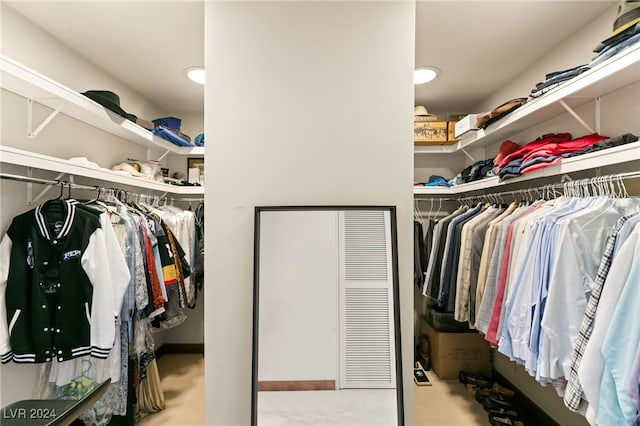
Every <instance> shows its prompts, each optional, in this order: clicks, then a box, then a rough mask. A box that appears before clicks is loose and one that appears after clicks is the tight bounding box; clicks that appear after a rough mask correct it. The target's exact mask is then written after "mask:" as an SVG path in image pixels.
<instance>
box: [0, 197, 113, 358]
mask: <svg viewBox="0 0 640 426" xmlns="http://www.w3.org/2000/svg"><path fill="white" fill-rule="evenodd" d="M105 251H106V250H105V243H104V233H103V230H102V228H101V227H100V221H99V219H98V217H97V216H95V215H93V214H91V213H88V212H86V211H83V210H81V209H78V208H76V207H75V206H74V205H73V203H71V202H69V201H67V200H53V201H48V202H46V203H44V204H41V205H39V206H38V207H36V208H35V209H34V210H30V211H28V212H26V213H23V214H21V215H19V216H16V217H15V218H14V219H13V221H12V223H11V225H10V226H9V229H8V230H7V233H6V235H5V236H4V238H3V239H2V242H0V356H1V361H2V363H7V362H9V361H11V360H13V361H15V362H20V363H42V362H47V361H51V360H52V359H53V358H57V359H58V361H66V360H69V359H72V358H76V357H79V356H83V355H93V356H95V357H98V358H107V356H108V355H109V351H110V349H111V348H112V347H113V344H114V339H115V337H116V336H115V326H114V320H115V318H114V312H117V309H118V308H117V307H116V306H115V302H114V295H113V291H112V288H111V283H110V282H109V281H110V274H109V265H108V262H107V261H106V259H107V254H106V253H105Z"/></svg>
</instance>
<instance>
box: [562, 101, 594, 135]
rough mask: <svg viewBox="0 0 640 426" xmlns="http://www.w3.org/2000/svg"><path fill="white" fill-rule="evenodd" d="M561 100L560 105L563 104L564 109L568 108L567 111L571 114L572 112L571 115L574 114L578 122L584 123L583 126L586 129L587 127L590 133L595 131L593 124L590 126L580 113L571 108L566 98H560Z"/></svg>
mask: <svg viewBox="0 0 640 426" xmlns="http://www.w3.org/2000/svg"><path fill="white" fill-rule="evenodd" d="M559 102H560V105H562V107H563V108H564V109H566V110H567V112H568V113H569V114H571V115H572V116H573V118H575V119H576V120H577V121H578V123H580V124H582V126H583V127H584V128H585V129H587V131H589V133H595V130H593V129H592V128H591V126H589V125H588V124H587V123H586V121H584V120H583V119H582V118H581V117H580V116H579V115H578V114H576V112H575V111H574V110H573V109H571V107H570V106H569V105H567V103H566V102H565V101H564V100H562V99H560V101H559Z"/></svg>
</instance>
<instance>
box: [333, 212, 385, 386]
mask: <svg viewBox="0 0 640 426" xmlns="http://www.w3.org/2000/svg"><path fill="white" fill-rule="evenodd" d="M339 217H340V219H339V220H340V223H339V230H340V254H339V257H340V259H339V262H340V263H339V271H340V280H339V295H340V296H339V297H340V300H339V304H340V305H339V311H340V377H339V387H340V388H341V389H348V388H395V387H396V383H395V374H394V369H395V367H394V366H395V351H394V344H393V342H394V330H393V275H392V274H393V267H392V261H391V224H390V218H389V212H382V211H368V210H346V211H343V212H340V216H339Z"/></svg>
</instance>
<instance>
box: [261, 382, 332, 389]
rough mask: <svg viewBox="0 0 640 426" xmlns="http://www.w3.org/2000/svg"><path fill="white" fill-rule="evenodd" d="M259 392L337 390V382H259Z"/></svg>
mask: <svg viewBox="0 0 640 426" xmlns="http://www.w3.org/2000/svg"><path fill="white" fill-rule="evenodd" d="M258 390H259V391H309V390H336V381H335V380H268V381H261V382H258Z"/></svg>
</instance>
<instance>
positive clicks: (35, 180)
mask: <svg viewBox="0 0 640 426" xmlns="http://www.w3.org/2000/svg"><path fill="white" fill-rule="evenodd" d="M0 179H7V180H15V181H18V182H27V183H39V184H42V185H64V186H66V187H71V188H72V189H86V190H89V191H97V190H98V189H100V187H99V186H97V185H94V186H89V185H81V184H79V183H73V182H68V181H64V180H52V179H42V178H36V177H29V176H20V175H12V174H9V173H0ZM102 189H108V188H102Z"/></svg>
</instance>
